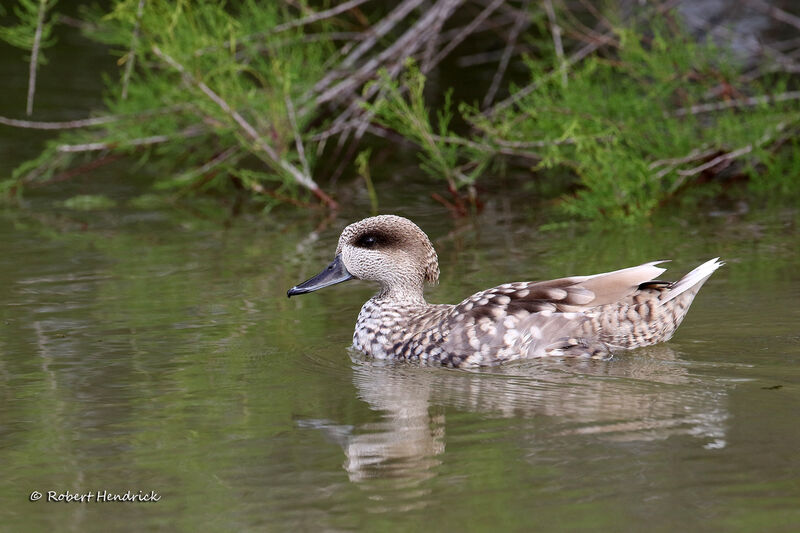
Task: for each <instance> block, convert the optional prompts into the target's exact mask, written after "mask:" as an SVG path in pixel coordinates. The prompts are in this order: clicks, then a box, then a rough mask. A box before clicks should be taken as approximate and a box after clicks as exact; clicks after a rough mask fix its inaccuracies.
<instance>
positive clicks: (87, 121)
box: [0, 104, 189, 130]
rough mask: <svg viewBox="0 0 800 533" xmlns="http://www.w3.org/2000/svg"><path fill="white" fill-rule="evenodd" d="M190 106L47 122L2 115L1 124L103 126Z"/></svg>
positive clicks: (36, 127) (53, 127)
mask: <svg viewBox="0 0 800 533" xmlns="http://www.w3.org/2000/svg"><path fill="white" fill-rule="evenodd" d="M188 107H189V106H188V105H186V104H177V105H174V106H168V107H163V108H161V109H150V110H147V111H142V112H140V113H131V114H128V115H106V116H103V117H95V118H84V119H80V120H66V121H62V122H46V121H33V120H17V119H14V118H8V117H3V116H0V124H3V125H4V126H11V127H14V128H25V129H31V130H70V129H76V128H88V127H92V126H102V125H103V124H108V123H109V122H117V121H120V120H136V119H141V118H147V117H151V116H153V115H164V114H168V113H172V112H174V111H181V110H184V109H187V108H188Z"/></svg>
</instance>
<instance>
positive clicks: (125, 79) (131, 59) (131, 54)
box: [122, 0, 145, 100]
mask: <svg viewBox="0 0 800 533" xmlns="http://www.w3.org/2000/svg"><path fill="white" fill-rule="evenodd" d="M144 3H145V0H139V6H138V7H137V8H136V23H135V24H134V25H133V34H132V35H131V47H130V49H129V51H128V61H127V63H125V74H124V75H123V76H122V99H123V100H125V99H126V98H128V83H129V82H130V80H131V74H132V73H133V65H134V63H135V62H136V46H137V45H138V44H139V27H140V26H141V24H142V14H144Z"/></svg>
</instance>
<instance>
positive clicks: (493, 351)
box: [440, 261, 665, 366]
mask: <svg viewBox="0 0 800 533" xmlns="http://www.w3.org/2000/svg"><path fill="white" fill-rule="evenodd" d="M660 262H661V261H656V262H652V263H646V264H643V265H639V266H635V267H631V268H625V269H622V270H616V271H614V272H606V273H602V274H595V275H592V276H573V277H568V278H560V279H554V280H550V281H541V282H518V283H507V284H504V285H499V286H497V287H493V288H491V289H487V290H485V291H481V292H478V293H476V294H473V295H472V296H470V297H469V298H467V299H466V300H464V301H463V302H461V303H460V304H458V305H456V306H454V307H453V308H452V310H451V311H450V312H449V313H447V315H445V316H444V318H443V320H442V324H441V326H440V327H441V331H442V332H443V333H444V337H445V339H444V341H445V343H446V347H445V348H446V351H447V352H448V353H452V354H458V356H459V357H460V356H463V360H462V361H461V362H460V364H491V363H493V362H502V361H506V360H510V359H516V358H519V357H536V356H542V355H545V354H547V353H561V354H565V355H575V354H588V355H595V354H598V353H599V352H600V351H601V350H599V349H598V348H597V347H596V346H595V345H594V342H593V341H594V339H576V338H574V336H575V335H579V334H580V333H581V332H582V331H585V329H584V328H582V327H581V326H582V325H583V324H584V323H585V322H586V321H587V320H588V317H587V315H585V314H584V311H586V310H588V309H590V308H592V307H597V306H601V305H606V304H610V303H614V302H617V301H620V300H622V299H624V298H626V297H627V296H630V295H631V294H633V293H634V292H635V291H636V290H638V288H639V286H640V285H641V284H643V283H646V282H649V281H651V280H653V279H654V278H655V277H656V276H658V275H660V274H661V273H663V272H664V271H665V269H663V268H659V267H657V266H655V265H657V264H658V263H660ZM457 363H458V362H457ZM456 366H458V364H457V365H456Z"/></svg>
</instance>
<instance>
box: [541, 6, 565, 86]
mask: <svg viewBox="0 0 800 533" xmlns="http://www.w3.org/2000/svg"><path fill="white" fill-rule="evenodd" d="M544 10H545V11H546V12H547V19H548V20H549V21H550V33H552V34H553V46H554V47H555V49H556V58H558V63H559V64H560V67H559V68H560V69H561V85H562V86H563V87H566V86H567V63H566V62H565V61H564V44H563V43H562V42H561V27H560V26H559V25H558V21H557V20H556V12H555V10H554V9H553V2H552V0H544Z"/></svg>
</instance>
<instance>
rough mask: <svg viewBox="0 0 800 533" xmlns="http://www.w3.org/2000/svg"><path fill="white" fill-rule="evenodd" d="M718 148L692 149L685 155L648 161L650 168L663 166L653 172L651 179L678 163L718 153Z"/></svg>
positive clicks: (663, 174)
mask: <svg viewBox="0 0 800 533" xmlns="http://www.w3.org/2000/svg"><path fill="white" fill-rule="evenodd" d="M718 152H719V150H718V149H716V148H712V149H710V150H700V149H694V150H692V151H691V152H689V153H688V154H687V155H685V156H683V157H676V158H672V159H659V160H658V161H653V162H652V163H650V165H649V166H648V168H649V169H650V170H655V169H657V168H658V167H664V168H662V169H661V170H659V171H658V172H656V173H655V174H653V179H655V180H659V179H661V178H663V177H664V176H666V175H667V174H669V173H670V172H672V171H673V170H675V168H676V167H678V166H679V165H683V164H684V163H691V162H692V161H698V160H700V159H705V158H707V157H711V156H712V155H714V154H716V153H718Z"/></svg>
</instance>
